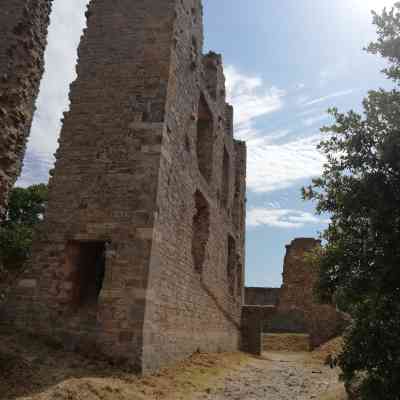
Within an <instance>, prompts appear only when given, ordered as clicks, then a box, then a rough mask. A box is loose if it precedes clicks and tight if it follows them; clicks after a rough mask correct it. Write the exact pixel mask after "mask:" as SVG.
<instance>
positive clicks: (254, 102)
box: [225, 66, 285, 134]
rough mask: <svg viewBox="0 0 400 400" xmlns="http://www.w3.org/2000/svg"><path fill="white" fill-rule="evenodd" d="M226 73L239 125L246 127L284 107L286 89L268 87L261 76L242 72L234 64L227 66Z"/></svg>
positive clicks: (229, 92)
mask: <svg viewBox="0 0 400 400" xmlns="http://www.w3.org/2000/svg"><path fill="white" fill-rule="evenodd" d="M225 75H226V81H227V92H228V101H229V102H230V103H231V104H232V105H233V106H234V107H235V124H236V126H237V127H241V128H242V129H246V128H248V124H249V123H251V122H253V121H254V120H255V119H256V118H259V117H262V116H265V115H267V114H270V113H272V112H275V111H278V110H280V109H282V107H283V104H284V103H283V98H284V96H285V91H284V90H281V89H278V88H277V87H274V86H272V87H267V85H266V84H265V82H264V81H263V79H262V78H261V77H259V76H248V75H245V74H242V73H240V72H239V71H238V70H237V69H236V68H235V67H233V66H228V67H226V69H225ZM241 133H242V134H243V132H241Z"/></svg>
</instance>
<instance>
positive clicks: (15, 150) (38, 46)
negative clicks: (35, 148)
mask: <svg viewBox="0 0 400 400" xmlns="http://www.w3.org/2000/svg"><path fill="white" fill-rule="evenodd" d="M50 9H51V0H7V1H5V0H3V1H2V3H1V4H0V217H1V215H3V213H4V207H5V205H6V202H7V197H8V194H9V192H10V190H11V188H12V186H13V185H14V183H15V180H16V179H17V177H18V175H19V173H20V171H21V168H22V160H23V156H24V153H25V147H26V141H27V138H28V134H29V130H30V127H31V123H32V117H33V112H34V109H35V100H36V97H37V94H38V92H39V84H40V79H41V77H42V74H43V68H44V49H45V46H46V39H47V27H48V24H49V15H50Z"/></svg>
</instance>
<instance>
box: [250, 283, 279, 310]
mask: <svg viewBox="0 0 400 400" xmlns="http://www.w3.org/2000/svg"><path fill="white" fill-rule="evenodd" d="M280 292H281V289H280V288H264V287H246V288H245V291H244V293H245V295H244V304H247V305H263V306H276V305H277V304H278V302H279V295H280Z"/></svg>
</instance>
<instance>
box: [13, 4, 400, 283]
mask: <svg viewBox="0 0 400 400" xmlns="http://www.w3.org/2000/svg"><path fill="white" fill-rule="evenodd" d="M87 2H88V1H87V0H68V2H66V1H62V0H57V1H56V2H55V4H54V12H53V15H52V18H51V27H50V34H49V45H48V49H47V51H46V72H45V76H44V79H43V81H42V85H41V92H40V95H39V99H38V103H37V106H38V109H37V112H36V115H35V118H34V123H33V127H32V132H31V139H30V141H29V146H28V151H27V155H26V159H25V167H24V170H23V174H22V176H21V178H20V180H19V182H18V183H19V184H20V185H28V184H31V183H37V182H45V181H47V177H48V170H49V168H50V167H51V166H52V163H53V153H54V152H55V150H56V148H57V138H58V134H59V130H60V118H61V117H62V112H63V111H64V110H65V109H67V107H68V97H67V95H68V85H69V83H70V82H71V81H72V80H73V79H74V78H75V68H74V65H75V60H76V48H77V45H78V42H79V37H80V34H81V31H82V28H83V26H84V24H85V21H84V17H83V15H84V10H85V6H86V4H87ZM391 4H393V1H390V0H334V1H330V0H280V1H277V0H251V1H249V0H246V1H244V0H241V1H239V0H204V23H205V37H206V44H205V46H206V48H205V51H207V50H214V51H216V52H219V53H222V54H223V59H224V64H225V70H226V76H227V84H228V93H229V100H230V102H231V103H232V104H233V105H234V106H235V130H236V133H235V135H236V137H237V138H240V139H244V140H246V141H247V143H248V194H247V197H248V203H247V204H248V220H247V250H246V255H247V260H246V283H247V285H249V286H279V285H280V284H281V272H282V263H283V256H284V251H285V244H288V243H289V242H290V241H291V240H292V239H294V238H296V237H303V236H306V237H315V236H317V235H318V232H319V231H321V230H323V229H324V227H326V224H327V222H328V221H327V219H326V218H323V217H318V216H315V215H314V213H313V205H312V204H310V203H304V202H303V201H302V200H301V196H300V188H301V187H302V186H303V185H306V184H308V183H309V182H310V180H311V178H312V177H313V176H317V175H318V174H320V172H321V169H322V164H323V162H324V159H323V157H322V155H321V154H319V153H318V151H317V150H316V144H317V143H318V141H319V140H320V134H319V128H320V127H321V126H322V125H324V124H329V122H330V119H329V118H328V117H327V114H326V110H327V109H328V108H329V107H331V106H337V107H339V108H340V109H341V110H343V111H345V110H349V109H351V108H352V109H356V110H360V105H361V100H362V98H363V97H364V96H365V95H366V93H367V91H368V90H369V89H373V88H378V87H381V86H384V85H387V83H386V82H385V80H384V78H383V76H382V75H381V74H380V72H379V71H380V69H382V68H383V63H382V61H381V60H379V58H377V57H375V56H372V55H368V54H366V53H365V52H363V51H362V48H363V47H364V46H366V45H367V44H368V43H369V42H370V41H371V40H373V39H374V38H375V29H374V27H373V26H372V25H371V19H372V17H371V13H370V10H371V9H372V8H375V9H377V8H378V9H379V8H381V7H383V6H385V5H391Z"/></svg>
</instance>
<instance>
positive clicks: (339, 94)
mask: <svg viewBox="0 0 400 400" xmlns="http://www.w3.org/2000/svg"><path fill="white" fill-rule="evenodd" d="M353 92H354V89H348V90H342V91H340V92H335V93H331V94H328V95H326V96H323V97H319V98H317V99H314V100H310V101H307V102H305V103H303V105H304V106H305V107H309V106H313V105H315V104H319V103H324V102H325V101H328V100H331V99H335V98H337V97H342V96H347V95H349V94H351V93H353Z"/></svg>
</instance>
